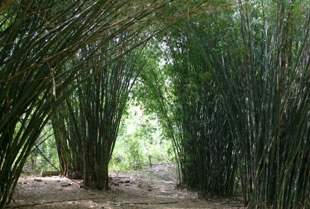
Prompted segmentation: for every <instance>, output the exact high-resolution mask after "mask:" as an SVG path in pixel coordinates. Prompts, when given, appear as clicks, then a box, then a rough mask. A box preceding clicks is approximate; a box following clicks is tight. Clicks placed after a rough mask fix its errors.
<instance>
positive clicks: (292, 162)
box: [141, 0, 310, 209]
mask: <svg viewBox="0 0 310 209" xmlns="http://www.w3.org/2000/svg"><path fill="white" fill-rule="evenodd" d="M236 8H237V9H236ZM309 21H310V2H309V1H294V2H291V1H284V0H283V1H245V2H243V1H239V2H237V4H236V5H235V8H232V7H229V8H226V9H225V10H218V11H214V12H212V13H210V14H208V15H202V16H199V17H198V18H197V19H195V20H193V19H192V20H189V21H187V22H186V23H184V22H183V23H180V24H179V25H178V26H176V27H173V28H170V30H169V31H168V32H167V34H166V35H164V36H163V37H162V42H163V43H164V46H165V47H164V48H165V51H166V52H165V53H166V60H167V61H166V62H167V63H168V64H166V66H165V67H164V69H161V70H159V71H156V70H153V72H148V74H145V75H144V77H143V79H142V82H143V83H144V84H145V85H146V86H149V87H150V89H152V90H147V91H146V90H142V91H141V92H142V93H143V94H149V96H148V97H149V98H151V99H143V98H142V101H144V102H145V104H147V106H148V108H150V109H152V110H154V111H156V112H157V114H158V116H159V118H161V122H162V125H163V127H165V130H166V135H167V136H168V137H169V138H171V139H172V140H173V142H174V145H175V152H176V155H177V158H178V163H179V167H180V171H181V172H180V174H181V176H180V181H181V183H182V184H184V185H187V186H189V187H190V188H193V189H196V190H198V191H199V192H200V193H201V195H202V196H203V197H209V196H213V195H219V196H226V195H230V194H232V193H233V192H234V191H236V190H238V189H239V188H240V189H241V191H242V195H243V201H244V204H245V205H247V206H248V207H249V208H279V209H280V208H281V209H282V208H309V207H310V202H309V201H310V189H309V183H310V167H309V165H310V164H309V162H310V161H309V160H310V135H309V131H310V126H309V122H310V121H309V116H310V115H309V108H310V104H309V96H310V95H309V93H310V91H309V75H310V74H309V70H310V56H309V55H310V38H309V30H310V22H309ZM163 71H164V72H163ZM163 79H164V80H166V82H165V83H166V85H164V83H163V82H162V81H161V80H163ZM162 86H165V87H162ZM167 86H168V87H167ZM155 98H157V99H155ZM145 100H146V101H145Z"/></svg>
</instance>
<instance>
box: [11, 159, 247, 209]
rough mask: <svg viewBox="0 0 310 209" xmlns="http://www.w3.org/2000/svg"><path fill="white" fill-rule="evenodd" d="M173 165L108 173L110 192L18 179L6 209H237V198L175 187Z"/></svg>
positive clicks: (61, 180)
mask: <svg viewBox="0 0 310 209" xmlns="http://www.w3.org/2000/svg"><path fill="white" fill-rule="evenodd" d="M175 170H176V169H175V166H174V165H173V164H168V163H167V164H159V165H154V166H152V167H146V168H144V169H143V170H141V171H130V172H126V173H125V172H111V174H110V176H111V190H110V191H97V190H90V189H85V188H83V187H81V186H80V184H81V181H80V180H71V179H68V178H65V177H60V176H52V177H37V176H36V177H35V176H31V177H21V178H20V179H19V182H18V185H17V188H16V191H15V193H14V201H13V202H12V204H11V205H10V206H9V208H23V209H87V208H96V209H121V208H123V209H126V208H132V209H133V208H134V209H143V208H153V209H155V208H156V209H164V208H209V209H237V208H242V205H241V203H240V201H239V200H237V199H234V200H232V199H208V200H202V199H200V198H198V195H197V193H196V192H191V191H188V190H186V189H177V188H176V179H177V178H176V173H175Z"/></svg>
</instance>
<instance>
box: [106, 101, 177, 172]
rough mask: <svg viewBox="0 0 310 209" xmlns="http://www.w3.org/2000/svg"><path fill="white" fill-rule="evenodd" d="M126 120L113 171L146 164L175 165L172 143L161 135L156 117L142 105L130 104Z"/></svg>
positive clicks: (116, 147)
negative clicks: (173, 162) (146, 111)
mask: <svg viewBox="0 0 310 209" xmlns="http://www.w3.org/2000/svg"><path fill="white" fill-rule="evenodd" d="M127 114H128V115H127V117H126V118H125V119H123V121H122V124H121V127H120V132H119V135H118V139H117V141H116V145H115V149H114V152H113V155H112V160H111V162H110V169H111V170H130V169H140V168H142V166H143V165H152V164H156V163H161V162H171V161H172V160H173V159H174V156H173V154H172V153H171V151H170V150H169V149H171V143H170V142H169V141H167V140H166V139H165V138H163V137H162V136H161V131H162V130H161V128H160V126H159V123H158V120H157V119H156V117H155V116H154V114H146V113H145V111H144V110H143V109H141V107H140V106H135V105H134V104H133V103H131V104H130V105H129V109H128V113H127Z"/></svg>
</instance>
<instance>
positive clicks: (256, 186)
mask: <svg viewBox="0 0 310 209" xmlns="http://www.w3.org/2000/svg"><path fill="white" fill-rule="evenodd" d="M172 11H173V12H172ZM171 14H173V16H171ZM309 30H310V2H309V1H308V0H306V1H301V0H295V1H290V0H274V1H269V0H254V1H241V0H240V1H231V0H223V1H216V2H208V1H199V2H196V1H186V0H184V1H168V0H167V1H166V0H156V1H151V0H150V1H126V0H122V1H114V0H108V1H102V0H94V1H78V0H76V1H73V0H72V1H66V2H65V3H64V2H63V1H57V0H54V1H45V0H40V1H4V2H3V3H2V4H1V6H0V34H1V35H0V63H1V65H0V145H1V146H0V208H3V207H4V206H5V205H6V204H7V203H9V202H10V200H11V198H12V194H13V191H14V188H15V186H16V183H17V180H18V178H19V176H20V174H21V171H22V169H23V166H24V164H25V163H26V160H27V157H28V156H30V158H28V160H29V161H31V162H32V164H33V165H35V163H36V161H37V160H38V159H39V158H41V157H42V156H44V157H43V158H46V159H44V160H46V161H50V162H52V163H51V164H54V165H55V167H56V168H57V167H58V166H59V169H60V171H61V173H62V174H63V175H66V176H68V177H80V178H83V180H84V183H85V185H86V186H88V187H92V188H96V189H108V166H109V163H110V165H111V166H114V167H115V166H117V165H118V166H119V165H121V163H122V162H123V163H124V162H125V166H124V164H123V167H126V164H127V165H132V166H133V167H134V168H135V169H138V168H139V167H141V165H142V164H145V163H146V162H147V163H149V164H152V162H161V161H167V160H168V161H174V160H175V162H176V163H177V165H178V168H179V173H180V175H179V177H180V184H182V185H185V186H188V187H189V188H191V189H195V190H198V191H199V192H200V193H201V194H202V196H203V197H208V196H213V195H216V196H230V195H233V194H234V192H235V191H236V189H238V188H241V191H242V195H243V201H244V204H245V205H247V206H248V207H249V208H266V209H267V208H278V209H280V208H281V209H282V208H290V209H293V208H309V207H310V164H309V160H310V125H309V124H310V121H309V116H310V115H309V114H310V112H309V111H310V89H309V88H310V85H309V83H310V72H309V70H310V37H309ZM158 32H161V33H158ZM129 100H130V103H128V101H129ZM135 103H137V104H139V105H140V106H141V107H143V109H144V113H145V114H148V115H149V116H148V117H151V118H153V121H157V122H156V123H155V124H156V125H154V123H153V125H150V123H148V122H147V121H145V122H144V123H143V124H141V126H140V127H139V128H137V127H138V126H136V129H137V130H135V131H134V132H132V133H126V132H125V131H124V130H125V129H126V126H129V125H128V124H130V122H128V120H130V119H131V118H132V115H131V114H132V111H133V110H132V109H133V104H135ZM140 112H141V110H140ZM126 115H127V119H126ZM157 126H160V127H157ZM159 131H160V132H161V133H160V134H159V133H158V132H159ZM46 139H47V140H46ZM166 139H168V140H169V142H170V143H171V144H172V146H171V147H170V145H169V142H167V141H166ZM160 144H164V147H165V148H164V149H162V150H161V151H158V149H157V148H158V146H159V145H160ZM53 145H54V146H55V147H57V154H58V155H57V157H58V159H59V161H57V160H56V155H55V154H53V153H51V152H52V151H51V150H50V148H51V147H53ZM115 147H116V149H117V150H122V151H124V150H125V151H126V153H127V154H128V155H130V158H127V157H124V156H122V155H121V154H120V152H118V153H115V155H114V156H113V157H112V153H113V150H114V148H115ZM151 149H155V152H153V154H149V153H150V150H151ZM156 149H157V151H156ZM145 150H146V153H148V154H146V153H145V154H143V152H144V151H145ZM171 150H173V152H174V155H175V159H172V157H171V156H172V155H171ZM154 153H155V154H154ZM40 156H41V157H40ZM164 158H165V159H164ZM126 160H127V161H126ZM58 162H59V163H58ZM127 167H128V166H127ZM57 169H58V168H57Z"/></svg>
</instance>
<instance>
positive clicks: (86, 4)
mask: <svg viewBox="0 0 310 209" xmlns="http://www.w3.org/2000/svg"><path fill="white" fill-rule="evenodd" d="M165 5H166V1H164V0H158V1H126V0H121V1H114V0H108V1H105V0H93V1H79V0H76V1H75V0H72V1H65V2H64V1H58V0H53V1H50V0H40V1H24V0H21V1H10V0H9V1H1V6H0V12H1V17H0V21H1V22H0V27H1V28H0V31H1V32H0V33H1V35H0V63H1V67H0V82H1V85H0V145H1V146H0V171H1V172H0V208H3V207H4V205H5V204H6V203H8V202H10V200H11V199H12V194H13V190H14V188H15V186H16V183H17V180H18V177H19V175H20V173H21V171H22V168H23V165H24V163H25V160H26V158H27V156H28V155H29V154H30V152H31V150H32V148H33V147H34V145H35V143H36V141H37V139H38V137H39V135H40V132H41V130H42V129H43V127H44V126H45V124H47V122H48V120H49V119H50V118H51V116H53V115H54V114H53V112H55V111H56V112H57V108H58V106H59V105H60V104H61V103H62V102H63V101H64V100H65V98H66V97H67V96H68V95H70V94H71V93H72V91H74V89H75V88H76V86H75V85H74V81H77V80H76V79H77V78H76V77H77V76H78V75H79V74H82V72H81V70H80V69H83V71H89V72H91V71H93V70H94V68H93V67H96V66H98V65H105V64H106V63H107V60H103V59H102V60H98V62H96V63H90V62H88V61H89V60H91V59H93V58H94V57H96V56H97V54H96V52H97V51H98V50H99V49H100V50H101V53H105V54H106V55H107V56H111V57H113V59H117V58H119V57H122V56H123V55H125V54H127V53H128V52H129V51H130V50H132V49H134V48H136V47H138V46H139V45H141V44H142V43H144V42H145V41H146V40H147V36H151V35H152V34H154V33H155V31H153V32H152V30H149V32H148V33H147V35H144V37H143V36H139V34H141V33H142V31H143V30H144V29H145V28H146V27H147V24H146V23H145V22H143V21H142V20H143V19H145V18H146V17H149V18H151V16H154V15H155V14H156V12H159V11H160V10H161V9H162V8H164V6H165ZM154 30H156V29H154ZM124 34H126V36H124ZM121 37H125V38H121ZM116 39H117V40H118V44H117V45H113V48H111V47H109V45H108V43H109V42H110V41H113V40H114V41H116ZM93 44H96V45H95V47H93V46H94V45H93ZM89 45H92V47H93V48H92V51H91V52H90V53H87V55H86V56H85V57H83V59H80V60H79V61H76V60H75V59H74V60H75V61H74V62H73V60H71V58H72V57H74V56H77V54H78V53H79V52H80V51H81V50H83V49H85V48H89V47H88V46H89ZM103 50H105V51H103ZM85 62H87V63H88V64H91V65H92V66H93V67H91V66H88V68H85ZM100 62H101V63H100ZM83 66H84V68H83ZM78 72H79V74H78ZM125 78H126V77H125ZM119 79H123V77H121V78H119ZM85 80H87V78H86V77H84V81H80V82H81V83H82V82H85ZM119 85H121V84H119ZM121 88H124V86H123V85H121ZM115 90H117V88H115ZM116 107H117V108H118V105H116V106H115V108H116ZM117 117H118V116H117ZM113 123H114V122H113ZM114 134H115V133H114Z"/></svg>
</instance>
